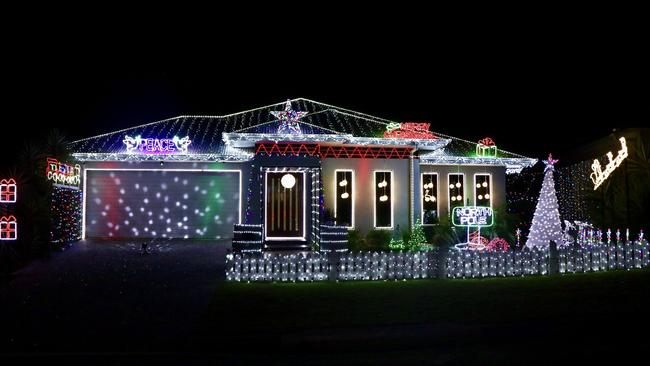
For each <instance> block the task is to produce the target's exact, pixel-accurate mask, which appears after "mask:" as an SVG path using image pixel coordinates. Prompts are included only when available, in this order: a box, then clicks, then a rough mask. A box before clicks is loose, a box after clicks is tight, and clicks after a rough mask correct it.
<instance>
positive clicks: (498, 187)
mask: <svg viewBox="0 0 650 366" xmlns="http://www.w3.org/2000/svg"><path fill="white" fill-rule="evenodd" d="M422 173H438V185H439V188H438V189H439V191H438V194H439V196H438V204H439V206H438V208H439V210H438V211H439V212H440V216H441V217H442V216H443V215H448V214H449V189H448V181H447V176H448V174H449V173H464V174H465V191H464V192H465V193H464V194H463V196H464V197H465V205H467V206H473V205H474V174H477V173H483V174H485V173H487V174H490V175H491V179H490V181H491V185H492V191H491V196H492V207H497V206H499V205H502V204H505V202H506V168H505V167H503V166H488V165H428V164H419V165H418V164H416V167H415V174H414V176H415V182H414V187H415V188H414V191H415V218H416V219H417V218H420V217H421V215H422V214H421V212H422V211H421V210H422V193H421V192H422V189H421V176H420V174H422Z"/></svg>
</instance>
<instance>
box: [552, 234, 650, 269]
mask: <svg viewBox="0 0 650 366" xmlns="http://www.w3.org/2000/svg"><path fill="white" fill-rule="evenodd" d="M649 249H650V246H649V245H648V242H647V241H646V240H636V241H634V242H626V243H622V242H619V243H615V244H613V245H611V244H608V243H602V242H600V243H594V244H592V245H588V246H581V247H573V246H570V247H562V248H560V249H559V269H560V270H559V272H560V273H578V272H598V271H607V270H613V269H628V270H630V269H635V268H645V267H648V266H650V250H649Z"/></svg>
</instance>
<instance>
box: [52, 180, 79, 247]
mask: <svg viewBox="0 0 650 366" xmlns="http://www.w3.org/2000/svg"><path fill="white" fill-rule="evenodd" d="M82 196H83V192H82V191H81V190H79V189H71V188H66V187H56V186H55V187H54V189H53V191H52V195H51V205H50V212H51V217H52V224H51V229H50V241H51V242H52V243H69V242H73V241H76V240H79V239H81V222H82V219H81V215H82V209H81V205H82V201H83V198H82Z"/></svg>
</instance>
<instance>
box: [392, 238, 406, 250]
mask: <svg viewBox="0 0 650 366" xmlns="http://www.w3.org/2000/svg"><path fill="white" fill-rule="evenodd" d="M388 249H390V250H396V251H398V250H404V249H406V246H405V245H404V241H403V240H395V239H391V240H390V243H389V244H388Z"/></svg>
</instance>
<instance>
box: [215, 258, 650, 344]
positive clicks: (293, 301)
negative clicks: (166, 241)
mask: <svg viewBox="0 0 650 366" xmlns="http://www.w3.org/2000/svg"><path fill="white" fill-rule="evenodd" d="M649 280H650V270H647V269H645V270H635V271H611V272H602V273H587V274H571V275H564V276H552V277H548V276H546V277H542V276H537V277H524V278H492V279H468V280H417V281H401V282H393V281H388V282H383V281H380V282H375V281H369V282H362V281H359V282H340V283H224V284H223V285H221V286H220V287H219V288H218V290H217V293H216V294H215V296H214V299H213V301H212V303H211V305H210V307H209V310H208V312H207V313H206V315H205V317H204V318H203V323H204V324H205V325H207V326H209V327H212V326H214V325H216V324H218V325H219V328H221V329H223V328H224V327H225V328H226V329H231V330H233V332H234V333H237V334H241V335H245V334H251V333H259V332H274V333H284V332H291V331H296V330H307V329H325V328H355V327H357V328H358V327H369V326H390V325H404V324H483V325H502V324H523V323H526V322H547V321H550V322H553V321H558V322H560V321H562V320H569V321H572V322H581V321H587V320H589V319H592V318H593V317H608V316H610V315H611V314H617V315H620V316H625V314H629V315H631V316H634V314H637V315H638V314H642V313H644V312H645V311H646V309H647V308H648V305H649V301H648V287H647V285H648V283H649Z"/></svg>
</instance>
